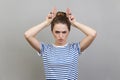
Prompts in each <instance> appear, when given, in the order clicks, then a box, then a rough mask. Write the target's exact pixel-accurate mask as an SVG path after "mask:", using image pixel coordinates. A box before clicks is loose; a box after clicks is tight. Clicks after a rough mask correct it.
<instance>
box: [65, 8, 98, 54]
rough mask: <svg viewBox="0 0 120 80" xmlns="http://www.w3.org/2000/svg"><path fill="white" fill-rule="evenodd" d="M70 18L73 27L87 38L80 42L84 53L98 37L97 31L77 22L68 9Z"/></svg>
mask: <svg viewBox="0 0 120 80" xmlns="http://www.w3.org/2000/svg"><path fill="white" fill-rule="evenodd" d="M66 12H67V15H68V18H69V20H70V22H71V24H72V25H73V26H75V27H76V28H78V29H79V30H80V31H82V32H83V33H84V34H85V35H86V36H85V37H84V38H83V39H82V40H81V42H80V48H81V52H83V51H84V50H85V49H86V48H88V46H89V45H90V44H91V43H92V42H93V40H94V39H95V37H96V31H95V30H94V29H92V28H90V27H88V26H86V25H84V24H81V23H79V22H77V21H76V20H75V18H74V16H73V15H71V12H70V10H69V9H67V11H66Z"/></svg>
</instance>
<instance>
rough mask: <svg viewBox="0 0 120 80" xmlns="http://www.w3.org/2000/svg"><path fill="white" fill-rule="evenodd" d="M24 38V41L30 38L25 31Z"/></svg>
mask: <svg viewBox="0 0 120 80" xmlns="http://www.w3.org/2000/svg"><path fill="white" fill-rule="evenodd" d="M24 37H25V39H28V38H29V37H30V35H29V33H28V32H27V31H26V32H25V33H24Z"/></svg>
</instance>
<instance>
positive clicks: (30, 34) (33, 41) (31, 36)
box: [24, 8, 56, 52]
mask: <svg viewBox="0 0 120 80" xmlns="http://www.w3.org/2000/svg"><path fill="white" fill-rule="evenodd" d="M55 15H56V9H55V8H54V9H53V10H52V13H49V14H48V16H47V17H46V20H45V21H44V22H42V23H40V24H38V25H36V26H34V27H32V28H30V29H29V30H27V31H26V32H25V33H24V36H25V39H26V40H27V41H28V42H29V44H30V45H31V46H32V47H33V48H34V49H35V50H37V51H38V52H40V42H39V41H38V40H37V38H36V36H37V34H38V33H39V32H40V31H41V30H42V29H44V28H45V27H47V26H49V24H50V23H51V21H52V20H53V18H54V17H55Z"/></svg>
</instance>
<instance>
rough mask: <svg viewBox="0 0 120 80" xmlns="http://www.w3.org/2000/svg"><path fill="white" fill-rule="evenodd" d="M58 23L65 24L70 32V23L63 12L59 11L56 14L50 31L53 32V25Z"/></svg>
mask: <svg viewBox="0 0 120 80" xmlns="http://www.w3.org/2000/svg"><path fill="white" fill-rule="evenodd" d="M58 23H63V24H66V25H67V27H68V30H69V31H70V26H71V23H70V21H69V19H68V17H67V15H66V13H65V12H61V11H59V12H57V14H56V16H55V18H54V19H53V21H52V22H51V31H53V28H54V26H55V24H58Z"/></svg>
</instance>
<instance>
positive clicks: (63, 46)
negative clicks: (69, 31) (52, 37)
mask: <svg viewBox="0 0 120 80" xmlns="http://www.w3.org/2000/svg"><path fill="white" fill-rule="evenodd" d="M52 45H53V46H54V47H56V48H64V47H66V46H67V45H68V43H66V44H65V45H63V46H57V45H55V44H52Z"/></svg>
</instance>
